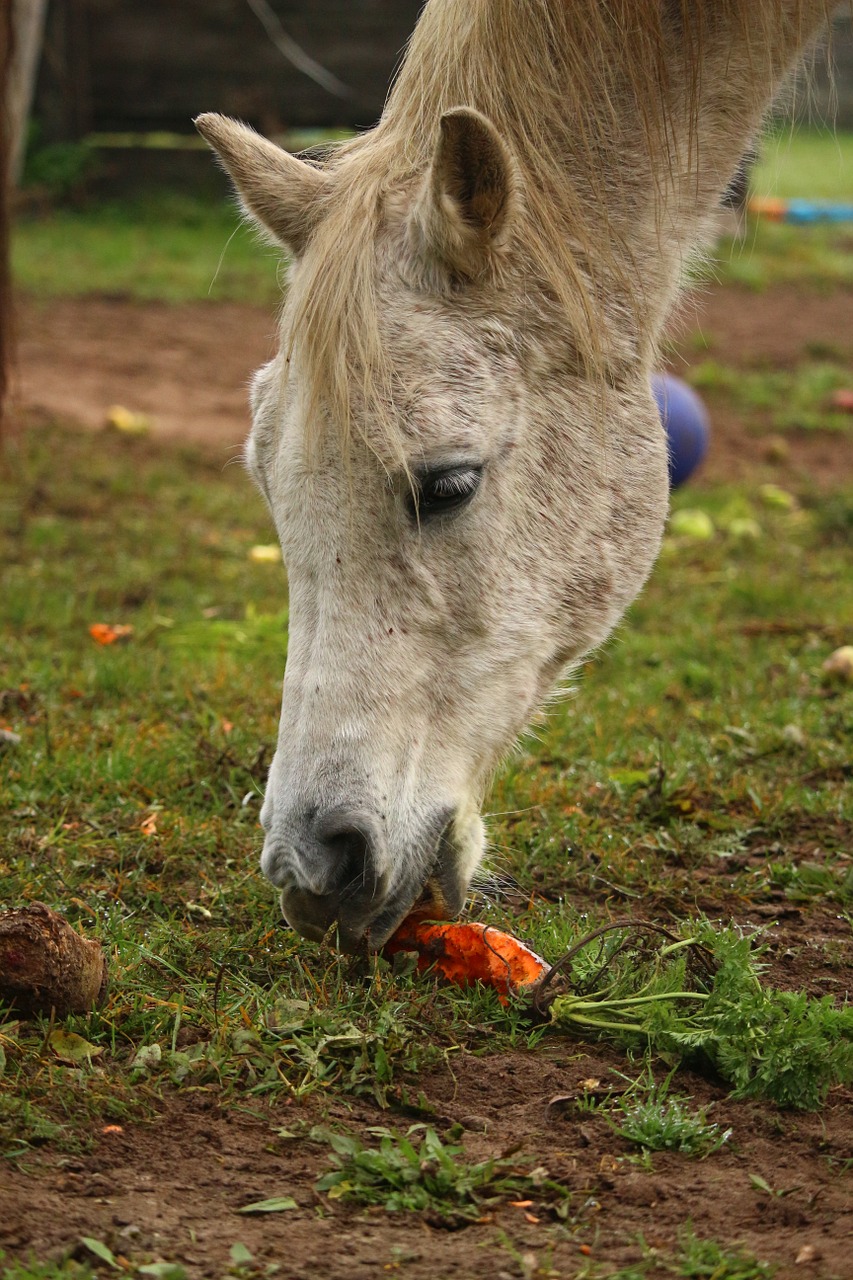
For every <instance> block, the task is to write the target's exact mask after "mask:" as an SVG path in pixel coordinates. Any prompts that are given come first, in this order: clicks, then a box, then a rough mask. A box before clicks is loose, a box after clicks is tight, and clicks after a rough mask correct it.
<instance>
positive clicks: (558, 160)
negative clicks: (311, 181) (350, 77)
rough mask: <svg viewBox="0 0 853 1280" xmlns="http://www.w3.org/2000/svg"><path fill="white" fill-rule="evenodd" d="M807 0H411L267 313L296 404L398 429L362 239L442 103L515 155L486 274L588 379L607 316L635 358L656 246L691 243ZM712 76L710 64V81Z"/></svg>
mask: <svg viewBox="0 0 853 1280" xmlns="http://www.w3.org/2000/svg"><path fill="white" fill-rule="evenodd" d="M823 10H824V5H823V3H822V2H821V0H811V2H808V0H799V2H796V0H703V2H698V0H608V2H607V3H603V2H602V0H571V2H569V0H430V3H428V4H427V5H426V8H425V9H424V12H423V14H422V17H421V20H420V22H419V25H418V27H417V29H416V31H415V33H414V35H413V37H412V39H411V42H410V45H409V49H408V53H407V56H406V59H405V61H404V63H403V65H402V67H401V70H400V72H399V75H398V77H397V80H396V83H395V85H394V87H393V90H392V92H391V94H390V96H389V99H388V102H387V106H386V109H385V111H384V113H383V116H382V118H381V120H380V122H379V124H378V125H377V126H376V128H375V129H373V130H371V131H370V132H369V133H367V134H365V135H363V136H361V137H360V138H358V139H356V140H355V141H352V142H349V143H346V144H344V145H342V146H341V147H339V148H338V149H336V150H335V151H334V152H333V153H331V154H330V156H329V157H328V160H327V162H326V168H327V169H328V171H329V172H330V173H331V174H332V175H333V176H334V178H335V179H336V180H335V181H333V182H332V184H331V187H330V194H329V196H328V197H327V208H326V210H325V211H324V217H323V218H322V219H321V220H320V223H319V226H318V228H317V230H316V232H315V235H314V240H313V242H312V246H311V252H310V253H309V254H308V256H307V258H306V261H305V263H304V264H303V265H302V266H301V267H300V270H299V272H298V273H297V275H296V278H295V281H294V283H293V286H292V288H291V294H290V297H289V300H288V303H287V306H286V309H285V321H284V323H285V330H286V335H287V336H286V347H287V349H289V350H290V352H291V354H292V355H293V356H294V358H296V359H297V360H298V367H299V371H300V375H301V377H302V379H303V382H304V387H305V392H306V395H307V398H308V404H309V408H310V410H311V412H312V415H322V416H325V415H329V416H330V418H331V420H332V421H334V422H335V423H336V424H337V425H338V426H339V427H340V428H341V429H342V430H344V431H347V430H348V429H349V428H350V425H351V424H352V423H353V422H354V421H355V420H356V418H364V416H365V412H369V414H370V417H371V422H372V426H373V428H374V429H375V428H376V427H379V428H380V429H382V430H383V431H384V433H385V434H386V435H387V436H388V437H389V438H391V439H393V438H394V436H395V433H396V432H397V431H398V428H397V427H396V425H395V418H394V413H393V404H394V401H395V398H396V397H397V396H398V395H399V391H400V388H399V387H398V385H397V383H396V379H397V378H398V377H399V374H398V372H397V371H395V370H393V369H391V368H390V367H389V364H388V361H387V358H386V355H385V351H384V348H383V342H382V331H381V327H380V319H379V317H380V300H379V298H378V297H377V243H378V237H379V232H380V229H381V228H382V226H383V219H385V218H386V217H387V210H388V207H389V201H391V200H393V199H394V198H396V197H398V196H399V195H400V194H403V195H404V196H405V195H413V194H414V192H415V191H416V189H417V185H418V183H419V181H420V180H421V179H422V176H423V174H424V173H425V171H426V169H427V167H428V165H429V163H430V159H431V156H432V153H433V148H434V146H435V140H436V134H437V128H438V121H439V118H440V116H441V114H442V112H444V111H447V110H449V109H450V108H453V107H457V106H460V105H465V106H470V107H474V108H476V109H477V110H479V111H480V112H482V113H483V114H484V115H485V116H487V117H488V118H489V119H490V120H491V121H492V122H493V123H494V125H495V126H496V127H497V129H498V131H499V132H500V133H501V135H502V137H503V138H504V139H505V141H506V142H507V144H508V145H509V148H510V150H511V152H512V154H513V155H514V157H515V160H516V162H517V164H518V167H519V171H520V176H521V184H520V186H521V196H522V203H521V208H520V213H519V216H518V218H517V220H516V226H515V234H514V240H513V247H512V253H511V257H510V264H509V267H508V271H507V275H506V277H505V279H503V280H502V281H499V282H498V287H499V288H500V287H503V288H505V289H506V290H507V291H508V292H511V291H512V290H515V291H516V292H519V291H522V292H525V293H533V294H534V295H535V297H536V298H537V300H538V301H539V303H540V304H541V306H544V307H547V308H550V309H551V313H552V314H554V313H556V317H557V319H558V321H559V322H560V323H561V326H562V327H563V328H564V329H565V331H566V333H567V335H570V338H571V343H572V346H573V349H574V354H575V358H576V361H577V366H578V370H579V372H582V373H583V375H584V376H586V377H587V378H589V379H591V380H592V381H596V380H598V381H601V380H607V381H610V380H613V379H614V378H618V376H619V369H618V360H616V363H615V364H614V359H615V357H614V352H616V353H617V354H618V352H619V351H620V350H621V351H622V353H623V354H624V341H623V344H622V347H621V348H620V347H619V344H618V343H616V345H615V346H614V339H615V336H617V335H618V334H619V333H620V332H621V334H622V335H623V337H624V334H625V333H631V334H632V335H634V337H633V341H634V345H633V348H632V357H633V359H634V360H637V359H639V360H642V361H646V362H648V361H649V360H650V359H651V356H652V352H653V350H654V343H655V339H656V337H657V332H658V330H659V327H660V323H661V322H662V318H663V316H664V313H665V312H666V311H667V310H668V308H669V305H670V304H671V301H672V295H673V293H674V287H673V285H672V284H671V282H669V277H668V276H667V274H666V272H665V271H661V270H660V269H658V268H657V267H656V266H655V261H656V260H657V259H661V258H666V260H667V270H668V272H669V275H670V276H671V275H672V271H673V268H672V265H671V262H672V259H673V258H678V257H679V255H680V256H681V258H683V257H684V256H685V254H688V253H689V252H690V251H691V250H692V248H693V246H694V245H695V243H696V241H697V239H698V238H699V234H700V227H699V221H700V219H699V216H698V214H697V212H696V210H697V208H698V207H700V206H702V205H703V204H704V205H705V206H709V205H710V206H712V205H713V203H714V199H715V194H714V193H716V195H719V194H720V193H721V192H722V190H723V189H724V187H725V185H726V183H727V181H728V180H729V178H730V176H731V173H732V171H733V169H734V167H735V165H736V163H737V161H738V159H739V158H740V154H741V153H742V151H743V149H745V148H746V147H747V146H748V144H749V142H750V140H751V138H752V137H753V136H754V134H755V131H756V129H757V127H758V126H759V124H760V120H761V116H762V114H763V112H764V110H765V109H766V105H767V102H768V99H769V97H770V96H772V94H773V93H774V92H775V90H776V89H777V87H778V84H779V82H780V80H781V78H782V77H783V76H784V75H785V74H786V73H787V71H788V70H789V66H790V63H791V60H792V58H793V57H794V56H795V55H796V53H797V52H798V51H799V50H801V48H802V45H803V43H804V42H805V40H806V39H807V38H808V36H809V35H810V34H811V33H812V32H813V31H814V30H816V28H817V25H818V22H819V19H820V16H821V15H822V13H823ZM733 50H734V51H735V52H734V53H733V52H732V51H733ZM714 75H719V76H723V77H726V82H725V83H724V84H723V83H721V84H720V86H719V91H718V90H717V86H715V85H714V84H713V83H712V82H711V77H712V76H714ZM715 113H716V116H717V117H718V118H716V119H715ZM733 117H734V120H733ZM715 128H719V130H720V132H721V138H722V141H716V140H715V139H714V137H713V131H714V129H715ZM723 134H724V137H722V135H723ZM723 144H724V145H723ZM707 212H708V209H707V208H705V214H706V215H707ZM656 250H659V251H658V252H656ZM675 273H676V275H677V273H678V264H677V263H676V268H675ZM474 287H476V281H475V282H474ZM490 288H491V290H492V291H493V292H494V289H495V281H492V282H491V283H490ZM356 406H357V407H358V413H357V414H356V412H355V410H356Z"/></svg>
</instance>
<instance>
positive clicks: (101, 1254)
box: [80, 1236, 121, 1271]
mask: <svg viewBox="0 0 853 1280" xmlns="http://www.w3.org/2000/svg"><path fill="white" fill-rule="evenodd" d="M80 1239H81V1240H82V1242H83V1244H84V1245H85V1246H86V1248H87V1249H88V1250H89V1252H90V1253H94V1255H95V1257H96V1258H100V1259H101V1262H106V1263H108V1264H109V1265H110V1266H111V1267H115V1269H116V1271H121V1267H120V1266H119V1264H118V1263H117V1262H116V1259H115V1254H114V1253H113V1251H112V1250H111V1249H109V1248H108V1247H107V1245H105V1244H104V1243H103V1242H102V1241H100V1240H94V1239H93V1238H92V1237H91V1236H81V1237H80Z"/></svg>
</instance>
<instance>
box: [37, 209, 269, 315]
mask: <svg viewBox="0 0 853 1280" xmlns="http://www.w3.org/2000/svg"><path fill="white" fill-rule="evenodd" d="M12 271H13V275H14V277H15V279H16V280H17V282H18V284H20V285H21V286H22V287H23V288H24V289H26V290H27V291H28V292H29V293H32V294H34V295H36V296H38V297H80V296H84V295H86V294H91V293H97V294H109V295H114V296H115V295H118V296H121V297H128V298H136V299H139V300H141V301H150V300H159V301H165V302H185V301H192V300H196V299H198V300H201V301H206V300H212V301H219V302H222V301H237V302H254V303H258V304H260V305H263V306H274V305H275V304H276V302H277V301H278V300H279V298H280V297H281V280H282V272H283V258H282V254H281V252H280V251H278V250H277V249H274V248H271V247H270V246H269V245H264V244H262V243H261V241H260V240H259V238H258V236H257V234H256V233H255V232H254V231H253V230H252V228H251V227H249V226H247V225H246V224H245V223H244V222H243V221H242V219H241V218H240V216H239V214H238V212H237V210H236V207H235V206H234V205H233V204H232V203H230V202H228V201H226V200H222V201H219V202H217V201H214V200H210V199H207V200H204V199H201V198H197V197H193V196H181V195H177V194H173V193H170V192H159V193H157V192H155V193H152V194H151V195H150V196H149V197H148V198H146V199H144V200H142V199H140V200H136V201H110V202H108V203H105V204H92V205H88V206H86V207H82V208H63V207H58V208H55V209H52V210H50V211H49V212H47V213H43V214H33V215H28V216H22V217H21V218H20V219H19V220H18V223H17V225H16V228H15V232H14V235H13V237H12Z"/></svg>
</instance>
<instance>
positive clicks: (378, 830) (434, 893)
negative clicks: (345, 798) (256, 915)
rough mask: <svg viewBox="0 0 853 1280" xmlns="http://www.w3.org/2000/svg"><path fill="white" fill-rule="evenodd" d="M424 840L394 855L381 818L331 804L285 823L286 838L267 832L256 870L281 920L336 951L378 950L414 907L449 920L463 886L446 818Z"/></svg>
mask: <svg viewBox="0 0 853 1280" xmlns="http://www.w3.org/2000/svg"><path fill="white" fill-rule="evenodd" d="M429 825H430V828H431V833H430V838H429V839H427V840H426V841H425V842H424V845H423V846H422V847H421V849H420V850H416V851H412V852H411V853H410V854H407V855H404V856H403V857H402V859H401V862H400V865H398V866H397V867H396V868H395V870H396V874H393V875H392V874H391V871H390V870H387V868H391V867H392V866H393V859H392V858H391V857H390V855H389V850H388V848H387V845H386V842H385V834H384V831H383V829H382V824H381V823H380V822H379V820H378V819H377V818H375V817H374V816H373V815H371V814H369V813H365V812H363V811H359V810H351V809H348V808H346V807H345V806H338V807H337V808H335V809H333V810H330V811H329V812H327V813H325V814H322V815H318V814H316V813H312V814H306V815H303V817H302V818H301V819H300V820H299V822H297V823H294V822H292V821H291V822H290V823H288V827H287V834H286V838H282V836H281V835H278V834H277V833H276V832H271V833H270V835H269V836H268V837H267V840H266V843H265V845H264V852H263V855H262V857H261V868H262V870H263V872H264V874H265V875H266V876H267V878H268V879H269V880H271V881H272V882H273V884H276V885H278V886H279V887H280V889H281V909H282V914H283V915H284V918H285V919H286V921H287V923H288V924H289V925H291V927H292V928H294V929H295V930H296V931H297V933H300V934H301V935H302V936H303V937H305V938H310V939H311V940H312V941H315V942H320V941H322V940H323V939H325V938H329V939H330V940H331V941H333V942H334V943H336V945H337V946H338V947H339V948H340V949H341V950H342V951H351V952H355V951H362V950H364V949H365V948H369V949H370V950H377V949H378V948H379V947H381V946H382V945H383V944H384V943H385V942H386V941H387V940H388V938H389V937H390V936H391V934H392V933H393V932H394V930H395V929H396V928H397V927H398V925H399V924H400V923H401V922H402V921H403V920H404V919H405V917H406V916H407V915H408V914H409V913H410V912H411V911H412V910H413V909H414V910H417V912H418V914H419V915H423V916H425V917H428V918H430V919H452V918H453V917H454V916H456V915H458V914H459V912H460V911H461V910H462V907H463V905H464V902H465V896H466V893H467V888H468V876H467V875H466V874H464V873H463V870H462V866H461V865H460V859H459V858H458V856H457V851H456V849H455V846H454V840H453V831H454V823H453V820H452V818H449V817H448V814H447V813H446V812H445V813H443V814H442V815H441V817H440V818H436V819H435V820H434V821H433V822H432V823H430V824H429Z"/></svg>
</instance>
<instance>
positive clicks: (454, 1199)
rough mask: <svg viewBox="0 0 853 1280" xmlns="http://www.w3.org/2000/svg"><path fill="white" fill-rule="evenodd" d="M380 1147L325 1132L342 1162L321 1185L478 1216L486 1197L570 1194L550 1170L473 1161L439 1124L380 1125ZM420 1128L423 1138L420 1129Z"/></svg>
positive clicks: (365, 1199) (340, 1192)
mask: <svg viewBox="0 0 853 1280" xmlns="http://www.w3.org/2000/svg"><path fill="white" fill-rule="evenodd" d="M371 1132H372V1133H373V1134H374V1135H375V1136H377V1137H378V1138H379V1145H378V1146H377V1147H366V1146H364V1145H363V1144H362V1143H361V1142H360V1141H359V1139H358V1138H356V1137H354V1136H353V1135H351V1134H343V1133H333V1132H329V1133H326V1134H324V1137H325V1138H326V1140H327V1141H328V1142H329V1143H330V1145H331V1147H332V1150H333V1153H334V1154H333V1155H332V1160H333V1162H334V1163H335V1164H336V1165H337V1168H336V1169H334V1170H332V1171H331V1172H330V1173H327V1174H324V1175H323V1177H321V1178H320V1179H319V1181H318V1182H317V1189H318V1190H319V1191H325V1192H327V1193H328V1195H329V1198H330V1199H334V1200H339V1199H340V1200H348V1201H355V1202H356V1203H359V1204H367V1205H371V1204H375V1205H383V1206H384V1207H385V1209H387V1210H389V1211H390V1212H395V1211H399V1210H408V1211H410V1212H416V1213H417V1212H423V1211H424V1210H431V1211H432V1212H434V1213H437V1214H440V1215H441V1216H443V1217H448V1216H455V1217H462V1218H467V1219H476V1218H477V1217H479V1216H480V1214H481V1213H482V1208H481V1206H482V1205H483V1204H484V1203H488V1202H490V1201H494V1200H496V1199H500V1198H505V1197H507V1196H510V1195H515V1196H521V1195H529V1194H530V1193H531V1192H532V1191H534V1190H535V1191H536V1193H537V1195H538V1196H539V1197H540V1198H547V1199H549V1200H554V1199H555V1198H556V1199H558V1200H566V1199H568V1196H569V1192H568V1191H567V1190H566V1188H565V1187H563V1186H561V1185H560V1184H559V1183H556V1182H552V1181H550V1180H549V1179H547V1177H546V1176H545V1173H544V1170H534V1171H533V1173H531V1174H527V1175H519V1174H518V1173H517V1172H515V1171H514V1170H513V1168H512V1166H510V1162H509V1161H508V1160H506V1159H491V1160H483V1161H480V1162H479V1163H476V1164H469V1163H467V1162H466V1161H465V1159H464V1153H463V1150H462V1147H461V1146H456V1145H450V1144H448V1145H445V1144H444V1143H443V1142H442V1141H441V1139H440V1138H439V1137H438V1135H437V1133H436V1132H435V1130H434V1129H432V1128H430V1127H428V1126H424V1125H413V1126H412V1127H411V1128H410V1129H409V1130H408V1132H407V1133H406V1134H397V1133H394V1132H393V1131H391V1130H390V1129H384V1128H375V1129H372V1130H371ZM419 1133H420V1135H421V1136H420V1140H419V1141H418V1140H417V1135H418V1134H419Z"/></svg>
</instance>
